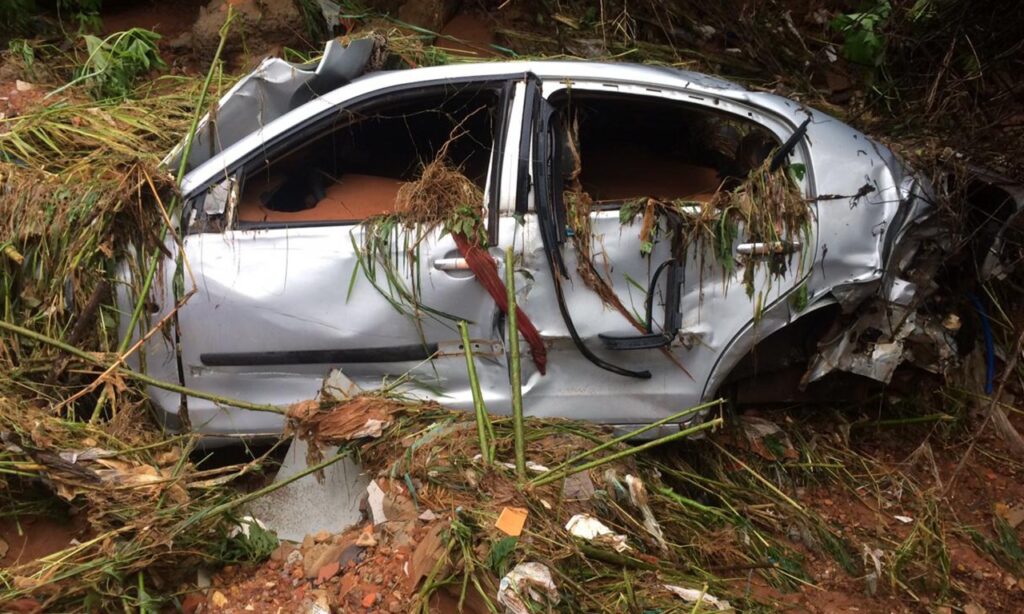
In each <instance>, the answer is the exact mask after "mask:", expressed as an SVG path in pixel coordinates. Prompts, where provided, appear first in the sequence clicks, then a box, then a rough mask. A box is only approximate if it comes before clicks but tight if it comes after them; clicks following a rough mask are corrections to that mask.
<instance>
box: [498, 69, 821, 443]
mask: <svg viewBox="0 0 1024 614" xmlns="http://www.w3.org/2000/svg"><path fill="white" fill-rule="evenodd" d="M534 95H535V102H534V105H535V106H534V113H535V117H534V118H533V121H534V125H535V128H536V132H535V135H534V141H533V143H532V158H531V159H532V161H533V166H532V168H531V169H530V172H531V175H532V179H533V185H534V193H533V194H532V195H531V197H532V200H529V201H528V202H527V204H526V210H525V211H520V214H521V215H522V217H523V219H524V222H525V223H524V225H523V227H522V229H521V232H520V233H519V237H518V239H517V245H518V248H519V250H520V253H521V257H522V260H521V267H522V271H521V273H522V275H521V278H522V284H523V286H524V287H523V289H522V292H521V295H522V305H523V306H524V308H525V309H526V311H527V313H528V315H529V316H530V317H531V318H533V319H534V322H535V323H536V324H537V326H538V328H539V329H540V331H541V334H542V335H543V337H544V338H545V340H546V342H547V344H548V345H549V346H550V352H551V354H550V359H549V362H548V364H549V369H550V375H549V376H547V377H540V376H539V374H538V373H537V372H536V370H535V369H533V367H532V365H528V364H525V363H524V373H526V374H527V375H526V376H525V381H526V389H525V391H524V397H525V398H526V399H528V400H530V402H529V403H528V407H529V408H530V410H531V411H532V412H535V413H539V414H542V415H576V414H577V413H578V414H580V415H584V414H585V415H586V416H587V417H588V418H589V419H592V420H597V421H600V422H606V423H615V424H641V423H648V422H651V421H654V420H657V419H659V418H662V417H664V416H665V415H666V413H669V409H671V408H676V409H678V408H682V407H686V406H689V405H695V404H697V403H699V402H700V401H701V400H703V399H704V396H705V387H706V384H707V382H708V380H709V377H710V375H711V373H712V372H713V370H714V368H715V367H716V365H717V363H718V361H719V358H720V356H721V352H722V350H723V348H725V347H727V346H728V345H729V344H730V343H731V342H732V341H733V340H734V338H735V337H736V336H737V335H739V334H740V332H741V331H743V330H744V329H745V328H747V327H749V326H752V325H753V324H754V323H756V321H757V320H758V319H759V317H760V316H761V314H762V313H763V312H764V311H765V310H768V309H773V308H776V306H777V305H780V304H785V303H786V300H787V299H789V298H791V297H793V296H799V295H800V293H801V292H802V290H801V282H802V280H803V279H804V278H805V277H806V276H807V274H808V272H809V271H810V268H811V262H810V258H809V254H813V253H814V247H813V245H814V241H815V223H816V219H815V216H814V214H813V204H810V205H806V207H807V215H806V218H803V219H802V222H804V223H802V224H800V228H795V229H789V230H792V231H794V232H791V233H788V234H786V235H785V236H786V238H787V239H788V240H785V241H782V240H777V239H778V237H774V239H773V240H771V241H766V240H764V239H761V238H760V237H759V235H758V234H757V233H755V232H754V231H753V230H752V229H751V228H749V227H746V225H745V224H744V223H742V222H740V223H736V222H734V221H733V220H732V218H729V219H723V218H722V217H721V216H720V215H719V213H720V212H717V211H715V207H714V204H715V203H716V202H717V201H715V198H716V193H717V192H718V191H719V189H733V188H735V187H736V186H737V185H738V183H739V182H740V181H741V180H742V179H744V178H745V177H746V174H747V173H748V172H749V171H751V170H754V169H756V168H758V167H759V166H761V165H766V164H768V156H769V154H771V153H772V152H773V151H777V150H778V146H779V145H780V144H782V143H783V142H784V141H786V140H787V139H788V138H789V137H790V136H792V135H793V134H794V132H796V125H794V124H793V123H790V122H786V121H782V120H780V119H779V118H771V117H767V116H766V115H764V114H762V113H761V112H759V111H758V110H757V109H754V108H752V107H747V106H745V105H740V104H736V103H731V102H727V101H724V100H712V99H711V97H708V96H704V97H703V98H702V97H700V96H696V95H694V94H693V93H690V92H685V91H671V90H658V91H652V90H651V88H648V87H643V86H641V85H635V86H634V85H630V84H627V83H602V82H598V81H589V80H573V79H568V78H567V79H559V80H555V79H548V80H545V81H544V82H543V84H538V85H537V86H536V90H535V94H534ZM630 114H633V115H635V117H630ZM645 117H646V119H645ZM655 120H656V123H657V126H656V127H655V128H653V129H661V130H663V131H666V132H668V133H671V132H673V131H674V130H676V129H677V128H678V131H679V134H677V135H673V134H668V136H666V137H665V138H663V139H662V138H661V137H659V135H657V134H653V133H652V134H649V133H641V132H638V131H637V129H636V128H629V127H628V125H631V124H632V123H636V126H637V127H646V124H647V122H648V121H652V122H653V121H655ZM687 122H689V123H691V124H693V125H689V126H686V125H684V124H687ZM588 123H589V124H592V126H591V127H590V128H588ZM622 124H627V127H625V128H621V129H620V128H618V127H617V125H622ZM697 124H699V125H697ZM658 126H660V128H658ZM719 132H722V133H725V134H719ZM609 135H611V136H609ZM705 135H707V138H712V137H716V136H717V137H721V138H731V139H732V143H733V150H732V153H731V155H732V159H727V157H726V156H725V155H724V154H723V155H718V154H717V153H716V152H712V151H711V150H710V148H709V150H708V151H709V153H706V154H702V155H701V156H695V155H694V154H693V152H692V151H679V152H676V153H673V150H672V141H674V140H679V139H697V138H701V137H703V136H705ZM659 139H661V141H663V143H661V141H659ZM798 140H799V139H795V141H798ZM659 143H661V144H660V145H659ZM662 146H663V147H662ZM659 147H662V149H661V150H659V149H658V148H659ZM744 148H746V149H756V150H757V151H744ZM683 149H686V148H685V147H684V148H683ZM736 150H739V151H738V152H737V151H736ZM737 156H748V157H749V156H754V157H755V158H756V159H754V160H753V161H749V160H748V161H746V162H745V166H744V165H743V161H736V157H737ZM785 162H786V163H787V164H790V165H794V166H796V167H797V168H798V169H801V170H802V169H804V168H806V167H805V159H804V154H803V150H802V148H801V146H799V143H796V146H794V147H792V148H791V156H789V157H788V159H787V160H785ZM588 164H589V165H590V166H589V168H588ZM730 164H733V165H734V166H730ZM723 173H729V174H731V175H730V176H724V175H723ZM794 181H799V182H800V183H801V185H800V186H799V187H800V189H801V190H803V191H804V192H806V189H807V180H806V178H805V177H800V179H799V180H797V179H795V178H794ZM701 225H704V226H707V227H708V229H709V231H710V232H708V233H702V232H701V228H700V226H701ZM545 226H547V227H545ZM715 232H719V233H721V240H720V241H716V238H715V236H714V235H713V233H715ZM773 234H774V233H773ZM806 246H809V249H807V250H806V251H805V247H806ZM713 392H714V391H711V394H713Z"/></svg>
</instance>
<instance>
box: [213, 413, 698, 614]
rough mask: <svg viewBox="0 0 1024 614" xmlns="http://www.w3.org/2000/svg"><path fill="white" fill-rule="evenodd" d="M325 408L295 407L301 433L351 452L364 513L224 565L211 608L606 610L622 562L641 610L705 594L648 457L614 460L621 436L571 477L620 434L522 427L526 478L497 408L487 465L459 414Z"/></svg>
mask: <svg viewBox="0 0 1024 614" xmlns="http://www.w3.org/2000/svg"><path fill="white" fill-rule="evenodd" d="M321 405H322V406H323V405H326V406H328V407H329V408H328V409H323V408H321V409H314V408H315V407H316V404H315V403H313V402H311V403H304V404H300V405H299V406H296V407H294V408H293V409H292V411H291V412H290V415H291V417H292V425H293V430H294V432H296V433H298V434H299V435H300V436H306V437H311V438H312V439H311V441H310V442H309V443H310V444H314V445H311V446H310V447H311V448H314V447H326V446H330V445H338V444H343V445H349V446H351V451H352V453H354V454H356V455H357V456H358V457H359V458H360V460H361V461H362V463H363V467H364V469H365V471H366V472H367V473H368V474H369V475H370V476H371V478H372V479H371V481H370V483H369V485H368V487H367V489H366V495H365V501H364V502H363V504H362V507H363V509H364V512H365V518H366V520H365V521H364V522H363V523H362V524H361V525H358V526H355V527H353V528H351V529H350V530H348V531H346V532H344V533H342V534H339V535H331V534H329V533H327V532H324V533H321V534H316V535H308V536H307V537H306V539H305V540H303V542H302V543H301V544H287V543H285V544H282V545H281V546H280V547H279V548H278V549H277V550H276V551H275V553H274V554H273V555H271V557H270V561H269V562H267V563H266V564H264V565H263V566H262V567H261V568H260V569H259V570H258V571H257V572H256V573H255V574H253V573H250V572H240V571H239V570H238V569H237V568H235V567H231V568H228V569H226V570H224V571H222V572H221V573H219V574H218V575H217V576H215V577H214V579H213V586H212V589H211V591H210V592H209V593H208V596H207V604H208V606H211V607H214V608H219V609H216V610H215V611H234V610H237V611H245V609H246V607H247V606H252V607H256V608H259V607H263V606H267V605H274V606H282V607H283V604H288V605H290V606H292V607H298V606H300V605H301V606H302V607H305V608H307V609H306V610H305V611H318V610H316V608H318V607H319V608H323V609H324V611H346V612H347V611H364V610H369V611H381V612H412V611H435V610H432V609H431V608H433V607H434V606H436V605H437V604H439V603H454V604H458V606H459V607H461V608H463V609H462V611H465V612H479V613H481V614H482V613H484V612H491V611H503V608H507V611H509V612H515V613H517V614H518V613H523V614H525V613H527V612H531V611H534V608H536V607H545V606H547V605H552V606H553V605H556V604H559V605H560V607H562V608H568V609H569V610H570V611H587V610H591V611H597V610H602V609H605V608H608V607H611V605H612V604H611V603H610V600H612V599H613V598H614V594H617V593H616V591H609V592H608V594H604V593H603V592H602V591H603V590H605V589H606V588H607V587H608V586H609V585H613V584H614V583H616V582H620V581H621V580H622V578H623V575H622V574H623V569H624V568H625V569H632V570H634V571H633V573H635V574H636V577H635V578H634V581H635V582H636V585H635V586H634V589H633V590H634V594H635V599H636V600H637V603H641V604H644V605H645V606H646V607H655V608H657V607H661V608H666V609H670V608H673V607H680V606H681V605H682V604H684V603H686V602H687V601H688V602H690V603H691V604H692V603H694V602H696V601H699V600H697V599H694V598H690V597H689V596H690V595H700V594H702V593H705V592H706V591H707V587H706V586H705V584H706V582H707V579H706V578H705V577H704V575H703V574H702V573H701V572H700V571H698V569H697V568H696V567H695V566H694V565H693V564H692V563H691V562H689V561H685V560H684V559H683V558H680V551H679V550H677V549H674V548H670V547H669V544H670V543H688V542H690V541H692V536H691V535H688V533H689V532H690V531H692V530H694V529H695V528H696V527H694V526H691V525H681V524H679V523H677V522H671V521H670V522H667V524H664V526H663V523H664V522H665V521H666V520H668V519H670V518H671V516H672V515H675V514H678V513H679V512H680V509H677V508H680V507H681V506H680V505H679V504H678V503H674V502H672V501H671V500H670V499H668V498H666V497H665V496H664V495H661V494H657V492H661V491H669V492H670V491H671V489H670V488H668V487H667V486H666V485H665V484H664V483H663V482H662V481H661V479H660V477H659V473H658V472H657V471H655V470H654V467H653V466H652V465H651V464H650V463H649V462H647V461H643V460H639V459H637V458H636V457H631V456H626V455H621V454H617V453H621V452H623V451H626V450H629V448H628V447H627V446H626V445H625V444H623V443H619V444H617V445H612V446H602V447H601V448H599V449H600V451H601V452H602V453H603V455H602V458H603V459H608V460H609V462H607V463H606V464H600V465H598V466H594V467H592V468H591V469H584V470H582V471H578V472H577V471H575V468H576V467H582V466H583V459H588V458H589V457H590V456H591V454H592V453H593V451H594V450H595V448H597V447H598V446H599V445H601V444H603V443H605V442H608V441H610V440H611V436H610V435H609V434H608V433H607V432H605V431H603V430H602V429H601V428H599V427H596V426H593V425H588V424H585V423H577V422H572V421H557V420H545V421H541V420H532V419H531V420H528V421H527V424H526V426H527V428H526V431H527V432H528V433H529V441H528V442H527V446H526V454H527V458H529V459H530V461H529V462H528V463H527V469H528V475H527V478H526V479H525V480H519V479H518V478H517V476H516V472H515V467H514V465H513V464H512V463H506V462H503V459H511V458H512V455H513V447H514V446H513V431H512V425H511V424H510V419H509V418H501V417H497V416H492V417H491V420H492V425H493V429H494V432H495V440H494V441H495V445H494V447H495V450H494V453H495V459H496V461H495V463H494V464H492V465H488V464H487V463H486V461H485V459H484V455H483V454H481V453H480V452H481V451H480V449H479V446H478V443H477V431H476V424H475V423H474V422H473V421H467V415H466V414H464V413H461V412H453V411H450V410H446V409H444V408H441V407H439V406H436V405H431V404H426V405H424V404H417V403H412V402H405V401H402V400H400V399H395V398H385V397H382V396H380V395H379V394H372V395H357V396H355V397H352V398H351V399H349V400H347V401H344V402H342V403H325V404H321ZM716 423H717V422H716ZM329 425H330V426H329ZM588 464H593V463H588ZM567 467H569V468H571V469H568V470H567V469H566V468H567ZM546 478H555V479H546ZM649 488H650V489H655V490H656V491H657V492H651V491H650V490H649ZM659 519H660V520H659ZM613 527H614V528H613ZM708 554H710V557H709V558H710V559H716V558H717V556H716V555H714V554H712V553H708ZM701 558H703V557H701ZM666 584H668V585H671V587H670V588H669V587H666V586H665V585H666ZM584 586H585V587H586V588H584ZM602 587H604V588H602ZM680 591H684V592H683V593H680ZM686 591H692V593H689V592H686ZM681 594H685V595H687V596H686V597H681V596H680V595H681ZM267 598H270V599H271V602H270V603H266V602H263V601H260V600H263V599H267ZM680 599H684V600H685V601H681V600H680ZM254 600H255V601H254ZM705 602H706V603H707V604H712V603H717V602H715V601H713V600H712V599H711V598H710V596H707V598H706V599H705ZM687 607H692V605H691V606H687ZM710 609H715V608H710ZM698 611H700V610H698Z"/></svg>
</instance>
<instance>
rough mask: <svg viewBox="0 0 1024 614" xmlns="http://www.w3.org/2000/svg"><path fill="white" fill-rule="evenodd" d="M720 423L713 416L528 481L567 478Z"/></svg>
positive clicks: (535, 484)
mask: <svg viewBox="0 0 1024 614" xmlns="http://www.w3.org/2000/svg"><path fill="white" fill-rule="evenodd" d="M720 424H722V419H721V418H715V419H714V420H709V421H708V422H702V423H700V424H698V425H696V426H691V427H690V428H688V429H683V430H681V431H679V432H678V433H672V434H671V435H666V436H664V437H661V438H660V439H655V440H654V441H648V442H647V443H643V444H640V445H639V446H635V447H633V448H628V449H626V450H620V451H618V452H615V453H613V454H609V455H608V456H605V457H604V458H599V459H597V460H593V461H590V462H589V463H584V464H582V465H580V466H579V467H572V468H569V469H563V470H561V471H557V472H556V471H548V472H547V473H544V474H541V475H540V476H538V477H536V478H534V479H533V481H531V482H530V485H531V486H534V487H536V486H543V485H545V484H550V483H551V482H554V481H556V480H560V479H562V478H567V477H569V476H570V475H573V474H575V473H579V472H581V471H589V470H590V469H594V468H596V467H600V466H601V465H606V464H608V463H611V462H614V461H617V460H619V459H622V458H626V457H627V456H632V455H634V454H636V453H638V452H643V451H644V450H650V449H651V448H655V447H657V446H660V445H662V444H666V443H668V442H670V441H675V440H677V439H682V438H683V437H687V436H689V435H693V434H694V433H698V432H700V431H706V430H707V429H711V428H715V427H716V426H718V425H720Z"/></svg>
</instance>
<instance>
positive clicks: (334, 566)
mask: <svg viewBox="0 0 1024 614" xmlns="http://www.w3.org/2000/svg"><path fill="white" fill-rule="evenodd" d="M340 570H341V564H340V563H339V562H338V561H332V562H330V563H328V564H326V565H324V566H323V567H321V568H320V571H318V572H317V573H316V579H317V581H318V582H321V583H323V582H326V581H327V580H330V579H331V578H333V577H334V576H336V575H338V572H339V571H340Z"/></svg>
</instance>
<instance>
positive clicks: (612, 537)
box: [565, 514, 630, 552]
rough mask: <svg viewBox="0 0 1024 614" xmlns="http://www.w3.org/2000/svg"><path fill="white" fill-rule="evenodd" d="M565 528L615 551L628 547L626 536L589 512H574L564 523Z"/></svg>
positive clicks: (621, 550) (581, 537)
mask: <svg viewBox="0 0 1024 614" xmlns="http://www.w3.org/2000/svg"><path fill="white" fill-rule="evenodd" d="M565 530H566V531H568V532H570V533H572V534H573V535H575V536H576V537H579V538H580V539H585V540H587V541H592V542H595V543H602V544H607V545H609V546H611V547H612V548H613V549H614V550H615V551H616V552H625V551H627V550H629V549H630V547H629V544H627V543H626V536H625V535H620V534H618V533H615V532H614V531H612V530H611V529H609V528H608V527H607V526H605V524H604V523H603V522H601V521H600V520H598V519H597V518H594V517H593V516H591V515H589V514H576V515H575V516H573V517H572V518H570V519H569V522H567V523H566V524H565Z"/></svg>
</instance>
